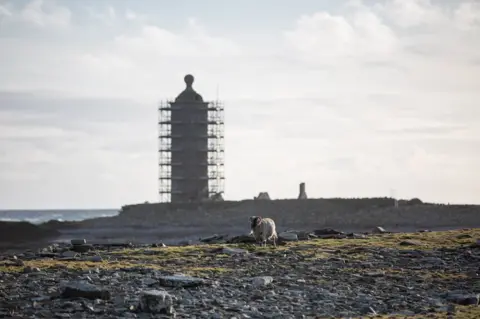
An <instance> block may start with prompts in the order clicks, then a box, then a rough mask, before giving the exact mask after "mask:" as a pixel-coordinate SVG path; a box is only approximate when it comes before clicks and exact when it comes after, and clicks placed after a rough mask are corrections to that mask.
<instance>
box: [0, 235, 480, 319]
mask: <svg viewBox="0 0 480 319" xmlns="http://www.w3.org/2000/svg"><path fill="white" fill-rule="evenodd" d="M479 238H480V228H477V229H464V230H454V231H442V232H425V233H411V234H382V235H372V236H369V237H368V238H366V239H316V240H310V241H299V242H289V243H287V244H286V245H284V246H279V247H277V248H274V247H273V246H271V245H270V246H267V247H259V246H255V245H251V244H235V245H196V246H184V247H158V248H134V249H120V250H115V251H110V252H107V251H98V252H97V253H98V254H99V255H101V256H102V257H103V259H104V260H103V261H101V262H91V261H81V260H74V261H61V260H56V259H52V258H42V259H36V260H30V261H25V262H24V263H25V266H31V267H36V268H40V269H42V270H45V271H54V270H55V269H58V268H66V269H94V268H99V269H111V270H115V269H122V268H132V267H139V268H153V269H159V270H164V271H172V270H173V271H174V272H179V273H184V274H187V275H192V276H198V277H203V278H215V277H222V276H230V275H232V276H235V275H237V276H243V275H246V274H248V273H249V272H252V273H254V272H255V269H254V268H255V265H254V263H253V264H252V263H251V261H242V260H241V258H240V259H239V258H232V256H231V255H229V254H226V253H222V252H221V250H220V249H221V248H222V247H227V246H228V247H235V248H242V249H245V250H247V251H248V252H250V253H253V254H256V255H263V256H266V257H267V258H278V257H282V256H284V255H288V254H296V255H297V256H299V258H301V259H302V260H303V262H312V263H315V262H322V259H328V258H331V257H335V258H342V259H346V260H363V259H368V258H370V257H371V255H373V254H375V251H374V250H373V249H374V248H391V249H399V250H431V249H440V248H458V247H462V246H469V245H472V244H473V243H475V242H476V240H477V239H479ZM408 241H410V242H411V243H413V244H414V245H405V242H407V244H408ZM278 268H285V270H288V269H290V268H291V265H289V264H285V265H282V264H279V265H278ZM23 269H24V267H22V266H14V265H11V264H8V263H5V264H3V265H2V263H1V262H0V272H9V273H12V272H21V271H23ZM339 271H343V272H352V273H357V274H361V273H367V272H372V270H371V269H370V270H368V269H367V270H364V269H359V268H347V267H344V268H341V269H339ZM376 271H382V272H385V274H386V275H397V276H407V275H408V276H415V277H418V278H420V279H421V280H424V281H430V282H432V281H434V282H440V281H452V280H465V279H466V277H465V276H466V275H465V274H461V273H453V272H446V271H443V270H438V269H437V270H432V271H429V270H425V269H423V270H416V269H408V267H405V269H398V268H389V267H388V268H383V269H380V268H379V269H376ZM363 318H367V317H363ZM368 318H381V319H384V318H447V314H446V313H436V314H432V315H426V316H410V317H409V316H396V317H395V316H376V317H368ZM453 318H455V319H457V318H458V319H473V318H480V307H457V308H456V314H455V315H454V316H453Z"/></svg>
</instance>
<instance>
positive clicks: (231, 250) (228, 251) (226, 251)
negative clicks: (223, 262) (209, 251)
mask: <svg viewBox="0 0 480 319" xmlns="http://www.w3.org/2000/svg"><path fill="white" fill-rule="evenodd" d="M220 252H221V253H222V254H227V255H237V254H241V255H246V254H248V250H245V249H240V248H231V247H224V248H222V249H221V250H220Z"/></svg>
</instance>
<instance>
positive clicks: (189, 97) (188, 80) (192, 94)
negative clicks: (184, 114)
mask: <svg viewBox="0 0 480 319" xmlns="http://www.w3.org/2000/svg"><path fill="white" fill-rule="evenodd" d="M183 80H184V81H185V84H186V86H187V87H186V88H185V90H183V91H182V92H181V93H180V94H179V95H178V96H177V98H176V99H175V102H203V98H202V96H201V95H200V94H198V93H197V92H196V91H195V90H194V89H193V87H192V84H193V81H195V78H194V77H193V75H191V74H187V75H185V77H184V78H183Z"/></svg>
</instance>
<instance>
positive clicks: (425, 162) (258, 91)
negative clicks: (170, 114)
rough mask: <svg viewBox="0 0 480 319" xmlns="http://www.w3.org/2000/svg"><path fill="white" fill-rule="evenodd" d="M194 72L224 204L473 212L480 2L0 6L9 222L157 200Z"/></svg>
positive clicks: (1, 168) (38, 0) (479, 131)
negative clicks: (219, 110) (322, 201)
mask: <svg viewBox="0 0 480 319" xmlns="http://www.w3.org/2000/svg"><path fill="white" fill-rule="evenodd" d="M187 73H191V74H193V75H194V76H195V83H194V88H195V89H196V90H197V92H199V93H200V94H202V95H203V97H204V99H206V100H214V99H215V98H216V97H217V86H218V87H219V98H220V99H221V100H223V101H224V102H225V104H226V111H225V116H226V142H225V143H226V166H225V168H226V194H225V197H226V198H227V199H244V198H252V197H253V196H255V195H257V194H258V193H259V192H261V191H268V192H269V194H270V196H271V197H272V198H288V197H290V198H291V197H296V196H297V194H298V184H299V183H300V182H305V183H306V189H307V194H308V196H309V197H364V196H369V197H373V196H390V195H392V193H393V194H394V195H395V196H397V197H401V198H411V197H419V198H420V199H422V200H427V201H436V202H445V203H447V202H450V203H479V204H480V182H479V181H480V169H479V163H480V105H479V101H480V2H478V1H475V0H472V1H447V0H444V1H433V0H431V1H428V0H395V1H363V2H362V1H326V0H296V1H291V0H262V1H253V0H243V1H224V0H202V1H197V0H188V1H187V0H177V1H166V0H165V1H160V0H142V1H133V0H110V1H109V0H103V1H97V0H95V1H94V0H83V1H67V0H63V1H61V0H57V1H53V0H43V1H42V0H33V1H32V0H29V1H23V0H0V152H1V153H0V208H110V207H111V208H117V207H120V206H121V205H124V204H130V203H138V202H144V201H147V200H148V201H152V202H153V201H157V200H158V179H157V176H158V165H157V163H158V152H157V148H158V140H157V135H158V134H157V131H158V127H157V118H158V114H157V104H158V102H159V101H160V100H164V99H167V98H174V97H175V96H176V95H178V93H180V92H181V91H182V90H183V89H184V86H185V84H184V82H183V77H184V75H185V74H187Z"/></svg>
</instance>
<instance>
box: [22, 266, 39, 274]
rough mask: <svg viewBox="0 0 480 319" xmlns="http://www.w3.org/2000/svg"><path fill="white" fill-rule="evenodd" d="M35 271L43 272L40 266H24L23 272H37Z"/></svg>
mask: <svg viewBox="0 0 480 319" xmlns="http://www.w3.org/2000/svg"><path fill="white" fill-rule="evenodd" d="M35 272H41V270H40V268H37V267H30V266H27V267H25V268H23V273H25V274H31V273H35Z"/></svg>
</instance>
